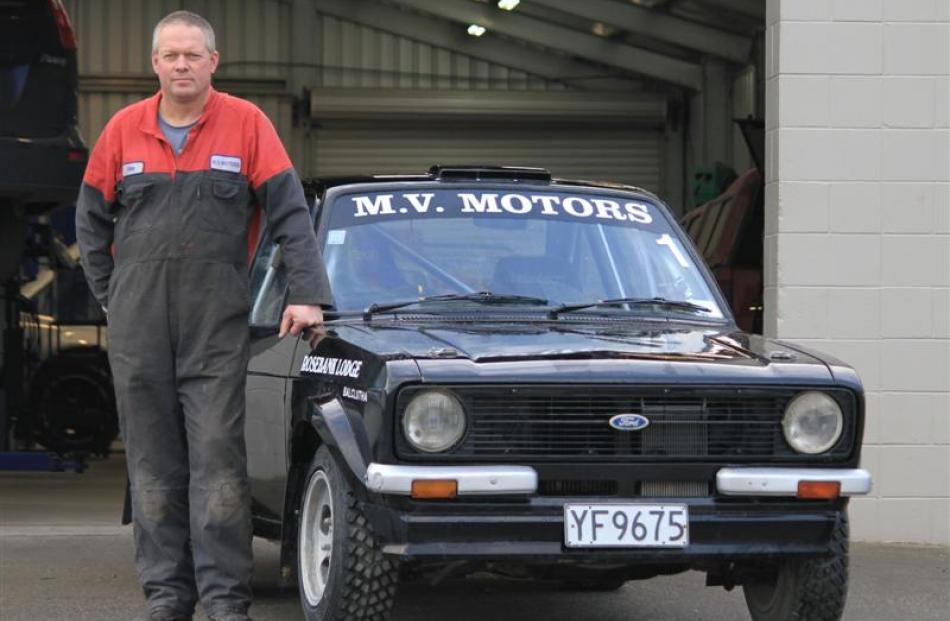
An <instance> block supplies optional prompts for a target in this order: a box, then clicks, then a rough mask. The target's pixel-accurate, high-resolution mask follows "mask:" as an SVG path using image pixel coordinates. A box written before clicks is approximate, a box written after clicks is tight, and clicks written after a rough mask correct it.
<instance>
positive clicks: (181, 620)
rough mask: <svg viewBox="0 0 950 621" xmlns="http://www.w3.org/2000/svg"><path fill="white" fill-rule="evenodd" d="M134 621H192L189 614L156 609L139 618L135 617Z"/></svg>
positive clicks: (167, 609)
mask: <svg viewBox="0 0 950 621" xmlns="http://www.w3.org/2000/svg"><path fill="white" fill-rule="evenodd" d="M135 621H192V618H191V615H189V614H183V613H180V612H175V611H174V610H172V609H171V608H156V609H154V610H150V611H148V612H146V613H145V615H143V616H141V617H135Z"/></svg>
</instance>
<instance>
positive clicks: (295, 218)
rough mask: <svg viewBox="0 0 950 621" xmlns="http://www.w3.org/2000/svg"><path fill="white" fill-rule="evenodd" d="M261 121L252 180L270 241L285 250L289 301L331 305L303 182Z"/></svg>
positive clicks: (271, 130) (260, 118)
mask: <svg viewBox="0 0 950 621" xmlns="http://www.w3.org/2000/svg"><path fill="white" fill-rule="evenodd" d="M256 117H257V118H256V121H255V123H256V127H255V128H254V142H253V144H252V147H251V148H252V157H251V161H250V166H249V170H248V176H249V178H250V181H251V187H252V188H253V190H254V193H255V195H256V196H257V200H258V202H259V203H260V205H261V207H262V208H263V209H264V214H265V217H266V218H267V228H268V229H269V230H270V234H271V238H272V239H273V240H274V241H276V242H277V243H279V244H280V245H281V248H282V249H283V258H284V264H285V265H286V266H287V271H288V276H289V281H290V297H289V298H288V303H289V304H319V305H321V306H329V305H330V304H331V303H332V297H331V295H330V282H329V280H328V279H327V271H326V268H325V266H324V264H323V257H322V256H321V255H320V249H319V248H318V247H317V237H316V234H315V233H314V230H313V222H312V221H311V220H310V210H309V209H308V208H307V199H306V198H305V197H304V193H303V186H302V185H301V184H300V178H299V177H298V176H297V172H296V171H295V170H294V168H293V165H292V164H291V163H290V158H289V157H288V156H287V151H286V150H285V149H284V146H283V145H282V144H281V142H280V138H279V137H278V136H277V131H276V130H275V129H274V126H273V125H272V124H271V122H270V120H269V119H268V118H267V117H266V116H265V115H264V113H263V112H260V111H258V112H257V115H256Z"/></svg>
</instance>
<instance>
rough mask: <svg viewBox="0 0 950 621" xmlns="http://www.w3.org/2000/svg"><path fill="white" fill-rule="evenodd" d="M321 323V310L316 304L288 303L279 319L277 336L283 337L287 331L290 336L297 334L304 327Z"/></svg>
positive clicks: (317, 325)
mask: <svg viewBox="0 0 950 621" xmlns="http://www.w3.org/2000/svg"><path fill="white" fill-rule="evenodd" d="M322 325H323V310H322V309H321V308H320V307H319V306H317V305H311V304H288V305H287V308H286V309H284V315H283V317H282V318H281V320H280V333H279V334H278V335H277V336H278V338H284V336H286V335H287V333H288V332H289V333H290V335H291V336H298V335H299V334H300V333H301V332H302V331H303V330H304V329H305V328H315V327H320V326H322Z"/></svg>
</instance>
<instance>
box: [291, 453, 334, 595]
mask: <svg viewBox="0 0 950 621" xmlns="http://www.w3.org/2000/svg"><path fill="white" fill-rule="evenodd" d="M298 540H299V543H298V546H297V554H298V556H299V558H300V561H299V563H300V577H301V583H302V585H303V592H304V597H306V598H307V603H308V604H310V605H311V606H316V605H317V604H319V603H320V601H321V600H322V599H323V594H324V592H326V589H327V584H328V583H329V581H330V560H331V557H332V554H333V500H332V499H331V497H330V481H329V479H327V475H326V473H325V472H323V471H322V470H317V471H316V472H314V473H313V476H312V477H310V481H309V482H308V483H307V493H306V494H304V501H303V510H302V512H301V515H300V536H299V537H298Z"/></svg>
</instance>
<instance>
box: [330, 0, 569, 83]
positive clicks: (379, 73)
mask: <svg viewBox="0 0 950 621" xmlns="http://www.w3.org/2000/svg"><path fill="white" fill-rule="evenodd" d="M317 7H318V11H319V3H318V4H317ZM313 32H314V36H315V37H318V39H319V41H321V42H322V45H321V46H320V47H319V50H320V58H318V59H316V60H315V62H316V63H319V64H320V65H321V68H320V69H319V71H317V72H316V73H315V75H314V82H313V84H314V85H316V86H321V87H334V86H343V87H383V88H420V89H442V88H456V89H497V90H563V89H564V86H563V85H562V84H560V83H556V82H552V81H549V80H544V79H542V78H539V77H536V76H531V75H529V74H527V73H525V72H523V71H517V70H515V69H509V68H508V67H503V66H500V65H495V64H492V63H489V62H486V61H483V60H479V59H477V58H472V57H470V56H466V55H464V54H459V53H456V52H452V51H449V50H445V49H440V48H436V47H433V46H431V45H427V44H425V43H420V42H418V41H413V40H411V39H406V38H405V37H399V36H396V35H392V34H389V33H386V32H382V31H379V30H376V29H373V28H368V27H366V26H363V25H360V24H354V23H351V22H346V21H342V20H339V19H337V18H335V17H330V16H328V15H320V14H318V15H317V17H316V21H315V24H314V30H313Z"/></svg>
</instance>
